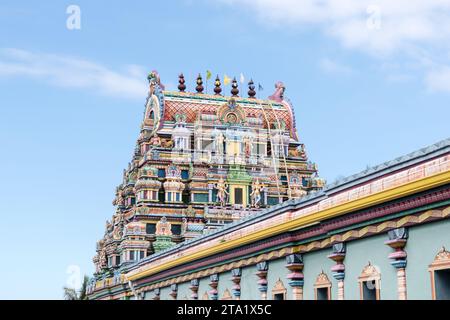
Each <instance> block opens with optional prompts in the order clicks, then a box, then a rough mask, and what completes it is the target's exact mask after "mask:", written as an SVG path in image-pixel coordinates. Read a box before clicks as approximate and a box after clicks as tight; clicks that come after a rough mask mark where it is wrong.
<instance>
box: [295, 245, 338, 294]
mask: <svg viewBox="0 0 450 320" xmlns="http://www.w3.org/2000/svg"><path fill="white" fill-rule="evenodd" d="M330 253H331V248H328V249H325V250H319V251H313V252H310V253H305V254H303V263H304V267H303V275H304V277H305V278H304V281H305V284H304V286H303V299H305V300H314V283H315V282H316V279H317V276H318V275H319V274H320V273H321V272H322V270H323V272H324V273H326V274H327V276H328V279H330V281H331V299H336V298H337V282H336V280H334V278H333V277H332V275H331V271H330V268H331V267H332V266H333V265H334V264H335V262H334V261H333V260H331V259H329V258H327V256H328V255H329V254H330Z"/></svg>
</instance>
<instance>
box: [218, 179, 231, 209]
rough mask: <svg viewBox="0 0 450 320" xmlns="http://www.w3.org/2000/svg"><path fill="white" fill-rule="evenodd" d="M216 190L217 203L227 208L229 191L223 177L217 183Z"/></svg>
mask: <svg viewBox="0 0 450 320" xmlns="http://www.w3.org/2000/svg"><path fill="white" fill-rule="evenodd" d="M216 189H217V201H218V202H220V204H221V205H222V206H225V204H226V197H227V195H228V191H227V185H226V184H225V181H224V180H223V178H222V177H220V179H219V182H218V183H217V186H216Z"/></svg>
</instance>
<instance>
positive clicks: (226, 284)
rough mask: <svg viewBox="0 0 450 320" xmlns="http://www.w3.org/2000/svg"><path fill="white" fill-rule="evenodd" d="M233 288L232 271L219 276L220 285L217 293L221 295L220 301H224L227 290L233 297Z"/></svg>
mask: <svg viewBox="0 0 450 320" xmlns="http://www.w3.org/2000/svg"><path fill="white" fill-rule="evenodd" d="M232 286H233V282H232V281H231V271H226V272H224V273H221V274H219V285H218V286H217V291H218V294H219V296H218V299H219V300H220V299H222V297H223V293H224V291H225V289H228V290H229V291H230V294H231V296H233V293H232V292H231V287H232Z"/></svg>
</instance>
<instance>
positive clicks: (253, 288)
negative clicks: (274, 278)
mask: <svg viewBox="0 0 450 320" xmlns="http://www.w3.org/2000/svg"><path fill="white" fill-rule="evenodd" d="M269 268H270V267H269ZM255 273H256V265H252V266H249V267H245V268H242V277H241V300H260V299H261V294H260V292H259V290H258V286H257V284H256V282H257V281H258V277H257V276H256V275H255Z"/></svg>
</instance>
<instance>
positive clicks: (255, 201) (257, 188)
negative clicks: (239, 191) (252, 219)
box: [250, 178, 264, 208]
mask: <svg viewBox="0 0 450 320" xmlns="http://www.w3.org/2000/svg"><path fill="white" fill-rule="evenodd" d="M263 189H264V186H263V185H262V184H261V183H260V182H259V179H258V178H257V179H256V180H255V181H253V183H252V192H251V193H250V197H251V199H252V207H255V208H259V206H260V203H261V191H262V190H263Z"/></svg>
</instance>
